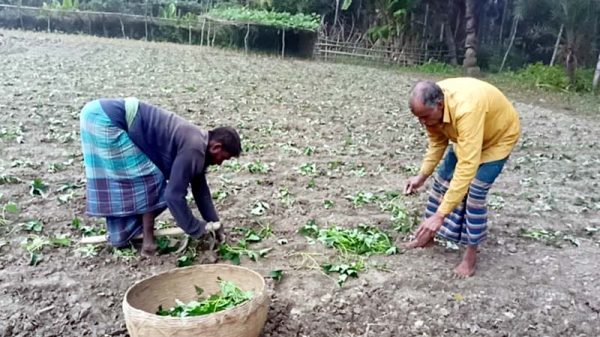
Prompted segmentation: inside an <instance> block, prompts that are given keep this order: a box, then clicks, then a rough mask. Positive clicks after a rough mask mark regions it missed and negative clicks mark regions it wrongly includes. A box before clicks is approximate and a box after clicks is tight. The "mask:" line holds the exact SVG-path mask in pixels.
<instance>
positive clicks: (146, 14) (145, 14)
mask: <svg viewBox="0 0 600 337" xmlns="http://www.w3.org/2000/svg"><path fill="white" fill-rule="evenodd" d="M145 2H146V9H145V10H144V32H145V34H146V41H148V0H146V1H145Z"/></svg>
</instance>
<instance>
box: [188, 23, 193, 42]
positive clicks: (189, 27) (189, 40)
mask: <svg viewBox="0 0 600 337" xmlns="http://www.w3.org/2000/svg"><path fill="white" fill-rule="evenodd" d="M188 44H192V23H191V22H188Z"/></svg>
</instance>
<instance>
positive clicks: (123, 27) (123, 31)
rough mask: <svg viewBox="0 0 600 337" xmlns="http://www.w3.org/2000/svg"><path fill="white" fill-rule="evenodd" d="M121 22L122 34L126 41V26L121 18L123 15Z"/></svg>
mask: <svg viewBox="0 0 600 337" xmlns="http://www.w3.org/2000/svg"><path fill="white" fill-rule="evenodd" d="M119 22H120V23H121V34H123V38H124V39H125V38H126V36H125V25H124V24H123V18H121V15H119Z"/></svg>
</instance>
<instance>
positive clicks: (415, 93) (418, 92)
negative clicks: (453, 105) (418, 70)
mask: <svg viewBox="0 0 600 337" xmlns="http://www.w3.org/2000/svg"><path fill="white" fill-rule="evenodd" d="M411 98H413V99H415V98H419V100H420V101H421V102H422V103H423V104H425V105H427V106H429V107H434V106H436V105H437V104H438V103H439V102H441V101H443V100H444V92H443V91H442V88H440V86H439V85H437V84H436V83H435V82H432V81H419V82H417V83H416V84H415V85H414V86H413V88H412V90H411Z"/></svg>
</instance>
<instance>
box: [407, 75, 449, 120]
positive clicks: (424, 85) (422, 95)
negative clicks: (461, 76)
mask: <svg viewBox="0 0 600 337" xmlns="http://www.w3.org/2000/svg"><path fill="white" fill-rule="evenodd" d="M408 105H409V107H410V111H411V112H412V113H413V115H415V117H417V118H418V119H419V122H420V123H421V124H423V125H425V126H436V125H439V124H441V123H442V121H443V119H444V92H443V91H442V88H440V87H439V86H438V85H437V84H435V82H432V81H419V82H417V84H415V86H414V87H413V88H412V90H411V92H410V99H409V101H408Z"/></svg>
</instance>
